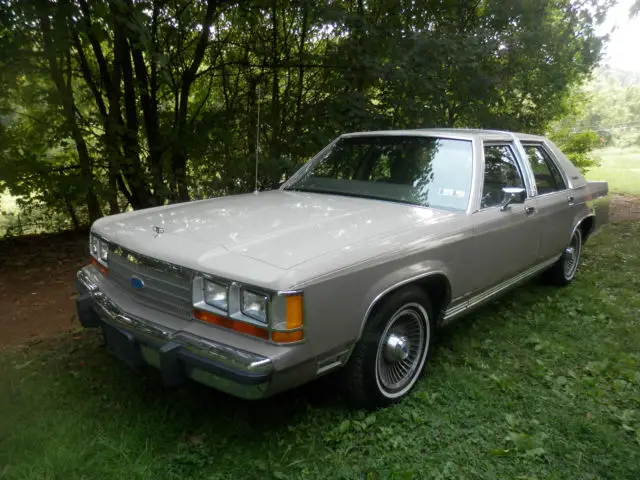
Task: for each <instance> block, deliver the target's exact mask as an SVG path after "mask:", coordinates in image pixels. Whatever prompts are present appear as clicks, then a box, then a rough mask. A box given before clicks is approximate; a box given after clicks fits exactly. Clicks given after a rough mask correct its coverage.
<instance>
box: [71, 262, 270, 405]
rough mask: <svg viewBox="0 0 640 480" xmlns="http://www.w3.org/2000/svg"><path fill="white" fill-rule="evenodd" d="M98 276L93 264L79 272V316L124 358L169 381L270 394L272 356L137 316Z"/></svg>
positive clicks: (255, 394) (244, 395)
mask: <svg viewBox="0 0 640 480" xmlns="http://www.w3.org/2000/svg"><path fill="white" fill-rule="evenodd" d="M100 276H101V274H100V273H99V272H97V271H96V270H95V268H94V267H91V266H88V267H85V268H83V269H82V270H80V271H79V272H78V274H77V276H76V288H77V290H78V292H79V293H80V296H79V298H78V299H77V310H78V317H79V319H80V323H81V324H82V326H83V327H86V328H91V327H94V328H95V327H99V328H102V330H103V332H104V337H105V343H106V345H107V347H108V348H109V350H111V351H112V352H113V353H114V354H115V355H116V356H117V357H119V358H120V359H121V360H123V361H124V362H126V363H128V364H130V365H133V366H138V365H141V364H149V365H152V366H154V367H156V368H158V369H160V371H161V372H162V377H163V380H164V382H165V383H166V384H168V385H178V384H181V383H183V382H184V381H185V380H186V378H191V379H192V380H195V381H197V382H200V383H203V384H205V385H208V386H211V387H213V388H216V389H219V390H222V391H224V392H227V393H229V394H231V395H235V396H237V397H241V398H247V399H257V398H263V397H265V396H268V395H267V391H268V387H269V383H270V381H271V377H272V375H273V363H272V361H271V360H270V359H269V358H267V357H263V356H261V355H257V354H255V353H251V352H247V351H245V350H241V349H238V348H235V347H231V346H229V345H224V344H221V343H218V342H215V341H213V340H210V339H205V338H202V337H199V336H196V335H193V334H191V333H187V332H183V331H176V330H172V329H169V328H166V327H163V326H161V325H159V324H157V323H153V322H152V321H149V320H146V319H142V318H136V317H133V316H131V315H129V314H127V313H125V312H124V311H122V310H121V309H120V308H119V307H118V306H117V305H116V304H115V303H113V302H112V301H111V300H110V299H109V298H108V297H107V296H106V295H105V294H104V293H103V292H102V291H101V290H100V288H99V285H100Z"/></svg>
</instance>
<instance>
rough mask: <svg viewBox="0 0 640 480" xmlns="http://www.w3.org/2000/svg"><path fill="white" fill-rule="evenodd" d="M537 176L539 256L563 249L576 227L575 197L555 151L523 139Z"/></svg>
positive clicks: (542, 258) (541, 257)
mask: <svg viewBox="0 0 640 480" xmlns="http://www.w3.org/2000/svg"><path fill="white" fill-rule="evenodd" d="M523 147H524V150H525V152H526V153H527V160H528V162H529V166H530V168H531V171H532V172H533V176H534V179H535V185H534V186H535V193H534V198H535V200H536V203H537V209H538V212H537V217H538V221H539V223H540V232H539V235H540V249H539V259H540V260H546V259H549V258H551V257H553V256H554V255H558V254H559V253H561V252H562V249H563V248H564V247H566V245H567V242H568V240H569V236H570V235H571V228H572V227H573V218H574V216H575V207H574V205H575V201H576V199H575V198H574V196H573V193H572V191H571V190H570V189H568V187H567V180H566V179H565V178H564V175H563V174H562V171H561V170H560V167H559V166H558V163H557V161H556V160H555V158H554V156H553V154H552V153H551V152H550V151H549V150H548V149H547V148H546V147H545V146H544V144H543V143H523Z"/></svg>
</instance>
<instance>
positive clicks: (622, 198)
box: [609, 194, 640, 222]
mask: <svg viewBox="0 0 640 480" xmlns="http://www.w3.org/2000/svg"><path fill="white" fill-rule="evenodd" d="M629 220H635V221H637V220H640V197H634V196H630V195H618V194H614V195H612V196H611V203H610V204H609V221H610V222H624V221H629Z"/></svg>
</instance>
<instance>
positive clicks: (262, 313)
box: [240, 290, 269, 323]
mask: <svg viewBox="0 0 640 480" xmlns="http://www.w3.org/2000/svg"><path fill="white" fill-rule="evenodd" d="M268 307H269V297H268V296H266V295H263V294H261V293H256V292H252V291H250V290H243V291H242V302H241V306H240V308H241V310H242V313H244V314H245V315H246V316H248V317H251V318H253V319H255V320H258V321H260V322H263V323H267V309H268Z"/></svg>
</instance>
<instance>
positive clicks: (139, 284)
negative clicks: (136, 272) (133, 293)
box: [131, 277, 144, 290]
mask: <svg viewBox="0 0 640 480" xmlns="http://www.w3.org/2000/svg"><path fill="white" fill-rule="evenodd" d="M131 286H132V287H133V288H135V289H137V290H140V289H141V288H144V280H142V279H141V278H138V277H131Z"/></svg>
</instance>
